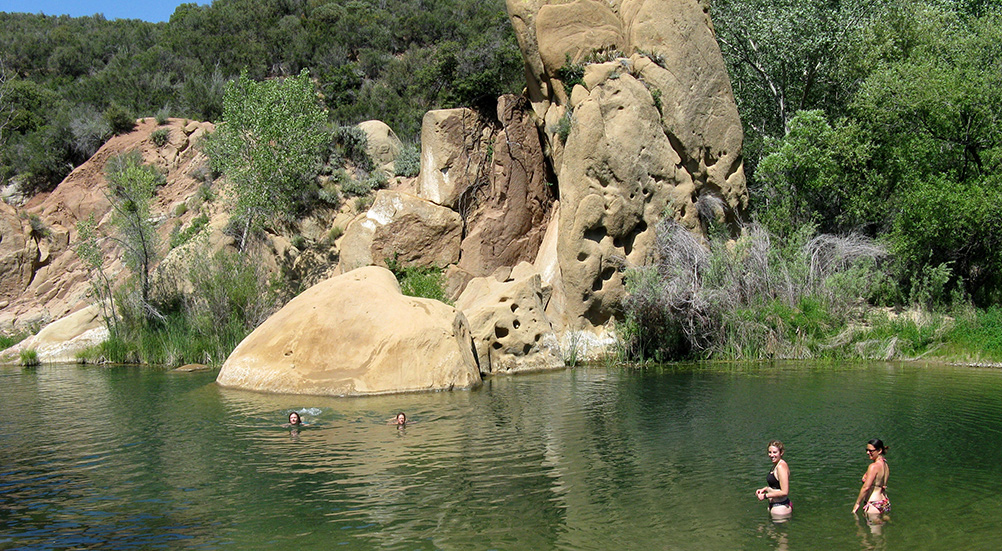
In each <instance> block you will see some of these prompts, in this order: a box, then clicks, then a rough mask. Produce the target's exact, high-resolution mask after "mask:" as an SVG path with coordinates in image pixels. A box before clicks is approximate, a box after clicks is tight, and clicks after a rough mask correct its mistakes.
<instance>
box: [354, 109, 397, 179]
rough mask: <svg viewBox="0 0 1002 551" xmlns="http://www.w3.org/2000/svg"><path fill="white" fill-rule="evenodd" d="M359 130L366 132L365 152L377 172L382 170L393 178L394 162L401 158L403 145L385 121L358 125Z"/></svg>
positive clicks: (365, 122)
mask: <svg viewBox="0 0 1002 551" xmlns="http://www.w3.org/2000/svg"><path fill="white" fill-rule="evenodd" d="M358 128H359V129H361V130H362V132H365V138H366V146H365V152H366V153H367V154H368V155H369V158H370V159H372V164H374V165H375V166H376V169H377V170H382V171H383V172H386V173H387V174H388V175H390V176H392V175H393V173H394V170H393V162H394V161H395V160H396V159H397V157H399V156H400V151H401V150H402V149H403V144H402V143H401V142H400V138H398V137H397V135H396V133H395V132H393V129H392V128H390V127H389V125H387V124H386V123H384V122H383V121H375V120H373V121H364V122H360V123H358Z"/></svg>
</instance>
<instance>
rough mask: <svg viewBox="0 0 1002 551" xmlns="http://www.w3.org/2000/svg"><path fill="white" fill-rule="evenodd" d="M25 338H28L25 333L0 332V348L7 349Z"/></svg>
mask: <svg viewBox="0 0 1002 551" xmlns="http://www.w3.org/2000/svg"><path fill="white" fill-rule="evenodd" d="M26 338H28V335H27V333H14V334H11V335H8V334H5V333H0V350H7V349H8V348H10V347H12V346H14V345H15V344H17V343H19V342H21V341H23V340H24V339H26Z"/></svg>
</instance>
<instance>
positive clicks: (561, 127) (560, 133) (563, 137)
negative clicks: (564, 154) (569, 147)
mask: <svg viewBox="0 0 1002 551" xmlns="http://www.w3.org/2000/svg"><path fill="white" fill-rule="evenodd" d="M573 122H574V116H573V115H572V114H571V110H570V109H568V110H567V111H564V115H563V116H562V117H560V120H559V121H557V127H556V128H555V131H556V134H557V137H559V138H560V143H567V137H568V136H570V135H571V126H572V124H573Z"/></svg>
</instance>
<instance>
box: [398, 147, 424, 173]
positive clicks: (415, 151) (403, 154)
mask: <svg viewBox="0 0 1002 551" xmlns="http://www.w3.org/2000/svg"><path fill="white" fill-rule="evenodd" d="M393 168H394V169H395V170H394V171H395V172H396V175H397V176H403V177H405V178H413V177H414V176H417V175H418V173H420V172H421V148H420V147H419V146H418V145H417V144H406V145H404V148H403V149H401V150H400V155H399V156H398V157H397V159H396V161H394V162H393Z"/></svg>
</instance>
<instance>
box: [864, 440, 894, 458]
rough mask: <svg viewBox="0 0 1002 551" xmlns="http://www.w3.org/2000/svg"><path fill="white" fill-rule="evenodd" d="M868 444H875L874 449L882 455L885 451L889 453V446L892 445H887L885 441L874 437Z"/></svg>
mask: <svg viewBox="0 0 1002 551" xmlns="http://www.w3.org/2000/svg"><path fill="white" fill-rule="evenodd" d="M867 444H869V445H871V446H873V449H875V450H877V451H878V452H880V455H884V454H885V453H887V448H889V447H890V446H885V445H884V443H883V442H881V441H880V439H879V438H874V439H873V440H870V441H869V442H867Z"/></svg>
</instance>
